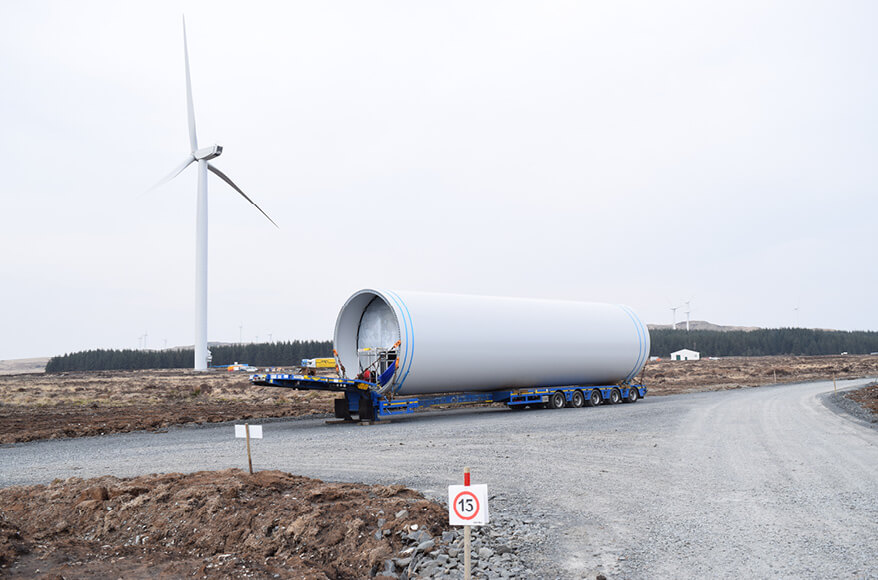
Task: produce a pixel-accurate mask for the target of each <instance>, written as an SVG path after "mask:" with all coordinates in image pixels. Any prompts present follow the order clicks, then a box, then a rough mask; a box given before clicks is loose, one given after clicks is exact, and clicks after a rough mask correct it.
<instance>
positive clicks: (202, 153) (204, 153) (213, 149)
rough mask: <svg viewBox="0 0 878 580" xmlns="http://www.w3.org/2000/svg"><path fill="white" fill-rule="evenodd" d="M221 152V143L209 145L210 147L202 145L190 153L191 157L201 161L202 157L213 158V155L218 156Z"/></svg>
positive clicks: (205, 158)
mask: <svg viewBox="0 0 878 580" xmlns="http://www.w3.org/2000/svg"><path fill="white" fill-rule="evenodd" d="M222 152H223V146H222V145H211V146H210V147H202V148H201V149H199V150H198V151H195V152H194V153H192V157H194V158H195V159H196V160H198V161H201V160H202V159H203V160H204V161H207V160H209V159H213V158H214V157H219V156H220V155H222Z"/></svg>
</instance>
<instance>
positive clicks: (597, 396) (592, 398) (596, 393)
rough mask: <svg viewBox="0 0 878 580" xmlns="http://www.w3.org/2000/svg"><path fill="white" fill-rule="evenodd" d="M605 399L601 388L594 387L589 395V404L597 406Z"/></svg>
mask: <svg viewBox="0 0 878 580" xmlns="http://www.w3.org/2000/svg"><path fill="white" fill-rule="evenodd" d="M603 401H604V397H603V395H601V391H600V390H599V389H594V390H593V391H592V392H591V393H589V395H588V406H589V407H597V406H598V405H600V404H601V403H602V402H603Z"/></svg>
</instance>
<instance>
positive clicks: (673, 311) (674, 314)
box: [671, 306, 680, 330]
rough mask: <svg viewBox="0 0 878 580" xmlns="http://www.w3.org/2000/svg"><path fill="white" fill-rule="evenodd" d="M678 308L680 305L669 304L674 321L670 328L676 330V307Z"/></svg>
mask: <svg viewBox="0 0 878 580" xmlns="http://www.w3.org/2000/svg"><path fill="white" fill-rule="evenodd" d="M678 308H680V307H679V306H671V312H672V313H673V316H672V320H673V321H674V324H673V325H672V326H671V328H672V329H673V330H677V309H678Z"/></svg>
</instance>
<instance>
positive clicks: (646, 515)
mask: <svg viewBox="0 0 878 580" xmlns="http://www.w3.org/2000/svg"><path fill="white" fill-rule="evenodd" d="M864 382H865V381H851V382H840V383H839V387H840V388H844V387H850V386H854V385H862V384H864ZM832 390H833V384H832V382H820V383H806V384H793V385H783V386H777V387H763V388H758V389H735V390H729V391H720V392H706V393H695V394H685V395H671V396H667V397H656V398H647V399H645V400H643V401H641V402H638V403H637V404H635V405H615V406H603V407H598V408H594V409H561V410H553V411H549V410H544V411H533V412H523V413H515V412H512V411H508V410H504V409H495V408H483V409H462V410H454V411H443V412H436V413H425V414H420V415H417V416H414V417H409V418H406V419H403V420H400V421H397V422H393V423H390V424H386V425H376V426H372V427H363V426H354V425H335V426H330V425H325V424H324V423H323V421H321V420H318V419H299V420H292V421H290V420H285V421H281V422H276V423H268V424H266V425H265V437H266V438H265V439H263V440H261V441H258V442H257V444H256V445H255V449H254V457H255V465H256V467H257V468H259V469H280V470H283V471H289V472H292V473H296V474H301V475H306V476H310V477H318V478H321V479H326V480H331V481H347V482H359V481H362V482H369V483H381V484H395V483H401V484H405V485H408V486H411V487H413V488H415V489H418V490H422V491H424V492H425V493H426V494H427V495H428V496H432V497H437V498H438V497H441V496H442V495H443V494H444V493H445V489H446V486H447V485H448V484H450V483H455V482H456V480H457V479H459V474H460V471H461V470H462V468H463V467H464V466H465V465H470V466H471V467H472V468H473V471H474V479H475V481H476V482H480V483H481V482H483V483H487V484H488V485H489V489H490V490H491V493H492V494H493V495H495V496H496V498H495V499H494V500H492V501H494V502H495V503H494V505H495V506H496V507H492V511H495V510H503V511H508V512H510V513H512V512H514V513H515V514H517V516H518V517H523V518H527V519H528V520H532V521H533V522H535V523H538V524H540V525H542V526H543V529H544V534H542V537H543V538H544V540H543V541H541V542H530V543H528V544H526V545H519V546H516V549H517V550H518V551H520V552H521V553H523V555H524V556H525V557H526V558H527V559H528V560H529V561H530V562H532V563H533V564H534V565H535V566H536V569H538V570H544V571H545V573H546V574H547V575H549V574H552V573H555V574H557V575H559V576H561V577H581V576H582V575H589V576H590V577H594V576H595V575H596V574H598V573H604V574H606V575H607V576H608V577H610V578H612V577H626V578H653V577H675V576H676V577H739V576H741V575H744V576H753V577H765V576H774V577H778V576H779V577H854V578H857V577H870V576H874V575H876V574H878V565H876V564H875V558H874V546H875V545H878V431H876V429H875V428H874V427H872V426H870V425H868V424H866V423H861V422H857V421H856V420H854V419H851V418H850V417H848V416H846V415H841V414H838V413H836V412H834V411H832V410H831V409H829V408H827V407H826V406H824V404H823V402H822V398H821V397H822V396H823V395H824V394H825V393H827V392H831V391H832ZM0 459H2V465H3V468H2V470H0V485H2V486H6V485H11V484H15V483H36V482H46V481H51V480H52V479H54V478H64V477H67V476H70V475H77V476H79V477H90V476H96V475H103V474H112V475H117V476H125V475H137V474H142V473H150V472H167V471H193V470H197V469H221V468H226V467H232V466H242V464H243V462H244V461H245V460H246V459H245V457H244V455H243V447H242V444H241V442H240V441H236V440H234V439H233V438H232V429H231V427H230V426H229V425H208V426H202V427H187V428H172V429H171V430H170V431H169V432H168V433H159V434H155V433H130V434H122V435H112V436H104V437H96V438H84V439H69V440H61V441H44V442H33V443H25V444H20V445H15V446H4V447H2V448H0Z"/></svg>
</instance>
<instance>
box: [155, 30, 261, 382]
mask: <svg viewBox="0 0 878 580" xmlns="http://www.w3.org/2000/svg"><path fill="white" fill-rule="evenodd" d="M183 58H184V59H185V61H186V112H187V116H188V119H189V146H190V151H189V155H188V156H187V157H186V160H185V161H183V163H181V164H180V165H179V166H178V167H177V168H176V169H174V171H172V172H171V173H170V174H169V175H168V176H167V177H165V178H164V179H162V180H161V181H159V182H158V183H156V184H155V185H154V186H153V187H152V188H150V189H155V188H157V187H159V186H161V185H164V184H165V183H167V182H169V181H171V180H172V179H174V178H175V177H177V176H178V175H180V174H181V173H182V172H183V170H184V169H186V168H187V167H189V165H191V164H192V163H195V162H198V201H197V205H196V207H197V210H196V219H195V370H197V371H203V370H206V369H207V360H208V356H209V353H208V350H207V172H208V171H211V172H213V173H214V174H215V175H217V176H218V177H219V178H220V179H222V180H223V181H225V182H226V183H228V184H229V185H230V186H231V187H232V189H234V190H235V191H237V192H238V193H240V194H241V196H242V197H243V198H244V199H246V200H247V201H249V202H250V203H252V204H253V205H254V206H255V207H256V209H258V210H259V211H260V212H261V213H262V215H264V216H265V217H266V218H268V221H270V222H271V223H272V224H274V226H275V227H277V224H275V223H274V220H272V219H271V218H270V217H268V214H267V213H265V212H264V211H262V208H261V207H259V206H258V205H256V202H254V201H253V200H252V199H250V198H249V197H247V194H246V193H244V192H243V191H242V190H241V188H240V187H238V186H237V185H235V183H234V182H233V181H232V180H231V179H229V177H228V176H227V175H226V174H225V173H223V172H222V171H220V170H219V169H217V168H216V166H215V165H213V164H212V163H209V161H210V160H211V159H213V158H215V157H219V156H220V154H221V153H222V152H223V148H222V147H221V146H220V145H211V146H210V147H204V148H203V149H199V148H198V139H197V138H196V136H195V107H194V106H193V104H192V81H191V79H190V76H189V45H188V42H187V41H186V18H185V17H184V18H183Z"/></svg>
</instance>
